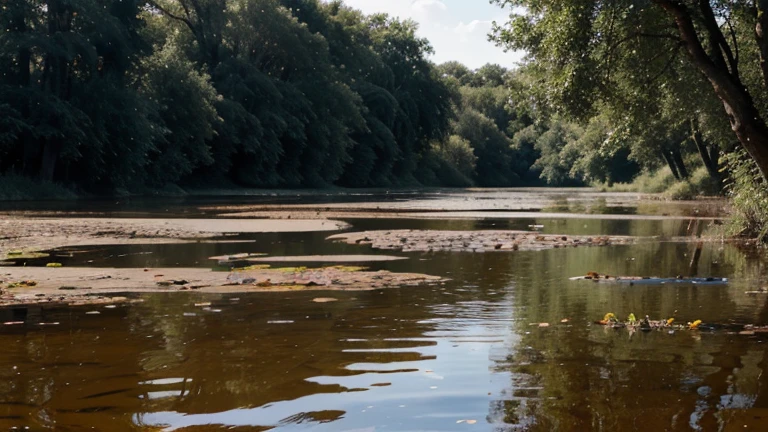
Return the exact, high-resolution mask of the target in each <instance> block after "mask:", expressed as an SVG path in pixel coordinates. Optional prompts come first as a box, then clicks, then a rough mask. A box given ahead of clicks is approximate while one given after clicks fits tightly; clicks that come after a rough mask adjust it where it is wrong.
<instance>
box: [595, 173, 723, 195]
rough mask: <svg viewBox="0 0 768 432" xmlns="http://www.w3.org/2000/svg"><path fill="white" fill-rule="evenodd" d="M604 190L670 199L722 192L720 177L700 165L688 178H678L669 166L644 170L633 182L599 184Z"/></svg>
mask: <svg viewBox="0 0 768 432" xmlns="http://www.w3.org/2000/svg"><path fill="white" fill-rule="evenodd" d="M598 187H600V188H601V189H602V190H606V191H612V192H641V193H655V194H662V196H663V197H664V198H666V199H670V200H691V199H694V198H696V197H698V196H714V195H720V194H721V193H722V187H721V185H720V182H719V180H718V179H716V178H713V177H712V176H711V175H710V174H709V172H708V171H707V169H706V168H705V167H699V168H697V169H696V170H695V171H693V174H691V175H690V176H689V177H688V178H687V179H684V180H677V179H676V178H675V176H674V175H672V171H671V170H670V169H669V167H663V168H661V169H659V170H657V171H653V172H650V171H647V172H643V173H642V174H640V175H639V176H637V177H635V179H634V180H633V181H632V182H631V183H615V184H613V185H612V186H610V187H608V186H606V185H598Z"/></svg>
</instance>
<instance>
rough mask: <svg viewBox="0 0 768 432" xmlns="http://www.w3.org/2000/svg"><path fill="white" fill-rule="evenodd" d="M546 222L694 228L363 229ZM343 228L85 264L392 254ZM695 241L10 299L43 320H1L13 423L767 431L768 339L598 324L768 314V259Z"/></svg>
mask: <svg viewBox="0 0 768 432" xmlns="http://www.w3.org/2000/svg"><path fill="white" fill-rule="evenodd" d="M531 222H540V223H541V224H543V225H544V226H545V227H544V230H545V232H551V233H555V232H562V233H565V234H631V235H651V234H659V235H663V236H669V237H672V236H678V235H685V234H686V233H687V232H689V231H690V229H689V226H688V225H689V223H688V221H679V220H668V221H643V220H618V221H617V220H612V221H603V220H586V219H567V220H565V219H563V220H559V219H545V220H521V221H509V220H500V219H495V220H494V219H489V220H483V221H415V220H405V221H403V220H356V221H352V223H354V224H356V226H355V227H354V228H353V229H355V230H357V229H394V228H434V229H499V228H505V229H506V228H511V229H514V228H521V227H522V228H524V227H527V225H529V224H531ZM536 224H538V223H536ZM327 235H328V234H327V233H294V234H265V235H251V236H248V238H250V239H251V240H253V241H254V242H253V243H240V244H192V245H189V244H186V245H153V246H120V247H105V248H94V249H93V250H91V251H90V252H87V253H75V254H73V258H70V261H69V262H65V265H82V264H88V265H98V266H138V267H144V266H161V265H162V266H166V265H167V266H190V265H195V266H210V265H211V263H210V261H209V260H207V257H208V256H211V255H216V254H220V253H235V252H247V251H252V252H270V253H271V254H273V255H279V254H288V255H310V254H317V253H323V254H330V253H333V254H342V253H344V254H348V253H379V252H376V251H373V252H372V251H370V249H368V248H367V247H362V246H351V245H344V244H336V243H329V242H328V241H326V240H325V237H326V236H327ZM693 247H694V245H692V244H684V243H671V242H654V243H642V244H637V245H632V246H612V247H602V248H571V249H555V250H549V251H536V252H513V253H484V254H483V253H478V254H472V253H435V254H400V253H395V255H402V256H407V257H409V258H410V259H409V260H405V261H394V262H383V263H376V264H375V267H376V268H384V269H390V270H393V271H414V272H424V273H430V274H435V275H442V276H448V277H450V278H452V280H451V281H450V282H448V283H446V284H445V285H442V286H433V287H418V288H413V287H409V288H402V289H390V290H380V291H369V292H328V293H324V292H311V293H301V292H290V293H260V294H248V295H245V294H232V295H230V294H228V295H204V294H194V293H172V294H156V295H142V296H141V297H142V298H143V299H144V302H143V303H137V304H132V305H123V306H118V307H116V308H106V307H103V306H98V307H84V308H57V309H39V308H30V309H19V310H2V311H0V321H18V320H24V321H26V324H24V325H23V326H2V327H0V346H3V347H4V349H3V351H2V353H1V354H0V430H6V429H10V428H13V427H16V428H18V429H19V430H23V428H24V427H28V428H30V430H57V431H59V430H61V431H84V430H110V431H112V430H114V431H120V430H154V429H160V430H184V431H201V430H205V431H207V430H238V431H246V430H247V431H259V430H270V429H273V430H277V431H307V430H312V431H350V432H351V431H464V430H498V431H507V430H535V431H551V430H558V431H560V430H562V431H584V430H639V431H640V430H642V431H657V430H659V431H660V430H680V431H683V430H705V431H708V430H718V429H719V428H721V427H722V428H732V429H733V430H736V429H738V430H745V428H744V425H747V426H749V427H748V428H746V430H753V429H754V430H762V429H760V428H759V426H761V425H763V426H764V425H765V422H766V421H768V418H767V417H766V414H765V413H766V412H768V411H766V409H768V390H766V384H768V378H766V377H765V374H763V373H762V371H763V368H764V365H765V359H764V356H765V344H766V340H767V339H768V338H763V337H760V336H746V335H737V334H728V332H726V331H722V330H721V331H715V332H708V331H695V332H694V331H687V330H681V331H677V332H675V333H674V334H668V333H667V332H651V333H637V334H634V335H631V336H630V334H629V333H628V332H627V331H626V330H608V329H605V328H604V327H602V326H599V325H595V324H593V322H594V321H595V320H599V319H601V318H602V316H603V315H604V314H605V313H606V312H614V313H616V314H617V315H618V316H619V317H621V318H623V317H625V316H627V315H628V314H629V313H630V312H632V313H634V314H635V315H637V316H644V315H646V314H648V315H650V316H651V317H652V318H668V317H672V316H674V317H676V319H677V321H678V322H686V321H693V320H696V319H701V320H703V321H704V322H707V323H722V324H728V323H755V324H768V308H766V301H767V300H768V296H760V295H747V294H744V291H746V290H752V289H755V288H757V287H759V286H761V282H762V281H764V280H765V274H764V273H765V270H764V264H763V262H762V261H761V260H760V259H759V258H756V257H754V256H752V255H750V254H746V253H744V252H742V251H739V250H737V249H735V248H733V247H731V246H728V245H721V244H706V245H705V246H704V248H703V251H702V255H701V259H700V260H699V262H698V265H696V266H694V267H693V268H691V266H690V260H691V254H692V252H693ZM390 254H392V253H391V251H390ZM88 261H92V262H88ZM587 271H598V272H601V273H608V274H619V275H641V276H675V275H684V276H716V277H728V278H730V279H731V281H730V283H729V284H728V285H725V286H677V285H676V286H632V287H630V286H626V285H621V286H618V285H609V284H595V283H591V282H585V281H581V282H576V281H569V280H568V278H569V277H571V276H578V275H583V274H585V273H586V272H587ZM315 297H335V298H337V299H338V301H336V302H332V303H315V302H313V301H312V299H313V298H315ZM201 302H211V306H210V308H209V310H205V309H204V308H203V307H200V306H195V303H201ZM89 311H98V312H100V314H87V312H89ZM563 319H567V320H568V321H567V322H565V323H561V320H563ZM53 322H58V323H59V324H58V325H50V326H45V325H42V326H41V325H38V324H40V323H53ZM539 323H548V324H549V327H540V326H539Z"/></svg>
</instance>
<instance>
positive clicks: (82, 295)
mask: <svg viewBox="0 0 768 432" xmlns="http://www.w3.org/2000/svg"><path fill="white" fill-rule="evenodd" d="M445 280H446V279H444V278H441V277H438V276H430V275H425V274H418V273H392V272H389V271H385V270H380V271H367V270H365V269H362V268H350V267H343V266H336V267H323V268H306V267H288V268H259V266H255V268H250V269H244V270H236V271H232V272H219V271H211V270H209V269H201V268H157V269H135V268H120V269H118V268H80V267H61V268H46V267H0V287H2V288H0V291H1V292H2V293H0V306H12V305H27V304H41V303H52V302H53V303H76V304H87V299H88V297H87V296H89V295H94V297H92V299H93V300H94V301H98V302H102V303H103V302H104V297H103V296H105V295H113V294H118V293H141V292H150V293H156V292H174V291H196V292H207V293H247V292H273V291H365V290H375V289H383V288H395V287H402V286H417V285H425V284H429V285H432V284H438V283H441V282H443V281H445ZM9 287H11V288H9ZM98 296H101V297H98Z"/></svg>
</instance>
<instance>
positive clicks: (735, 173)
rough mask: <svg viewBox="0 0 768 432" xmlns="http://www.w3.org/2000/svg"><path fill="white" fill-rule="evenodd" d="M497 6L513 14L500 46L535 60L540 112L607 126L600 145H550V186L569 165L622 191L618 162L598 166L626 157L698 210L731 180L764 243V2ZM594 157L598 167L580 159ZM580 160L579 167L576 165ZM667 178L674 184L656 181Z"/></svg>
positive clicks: (767, 110)
mask: <svg viewBox="0 0 768 432" xmlns="http://www.w3.org/2000/svg"><path fill="white" fill-rule="evenodd" d="M494 1H495V2H496V3H497V4H499V5H501V6H502V7H508V8H509V10H510V11H511V13H510V19H509V21H508V22H506V23H498V24H496V25H495V28H494V34H493V36H494V38H495V40H496V42H497V43H498V44H501V45H503V46H505V47H507V48H511V49H522V50H525V51H526V53H527V57H526V60H525V62H524V68H525V69H526V70H527V71H528V73H529V74H530V75H531V76H532V77H533V79H532V80H531V82H532V83H533V85H532V87H531V95H532V97H533V98H534V99H536V101H537V106H539V107H541V109H542V110H545V111H547V113H546V116H547V117H550V118H564V119H567V120H569V121H575V122H577V123H578V124H580V125H581V126H582V127H584V128H585V130H589V129H590V127H591V125H592V124H593V123H594V122H595V121H596V120H595V119H600V120H599V122H600V123H601V124H602V125H603V126H599V127H597V128H596V129H595V130H594V131H592V132H589V133H586V132H585V134H587V135H592V136H593V138H590V139H588V140H586V141H585V142H582V143H581V144H575V145H573V146H571V145H570V144H565V143H564V141H563V140H562V139H561V140H556V139H553V138H552V137H550V138H548V139H546V140H545V141H546V142H544V143H541V144H540V145H544V146H545V147H543V148H546V151H543V152H542V158H543V159H546V160H547V161H549V162H545V161H544V160H542V161H540V164H541V162H544V163H543V164H541V165H542V166H544V167H546V168H545V176H546V177H547V178H551V177H557V178H562V177H563V175H564V171H565V170H564V166H565V165H571V166H572V167H573V168H572V171H574V170H575V171H577V172H581V173H582V174H584V173H590V172H592V173H594V174H597V176H595V175H593V174H587V175H586V176H587V178H589V179H592V180H598V181H603V182H606V183H609V184H610V183H612V182H613V181H624V180H618V179H614V178H612V177H611V176H607V175H606V173H607V172H608V171H610V170H611V168H609V167H610V166H611V162H609V161H607V160H604V159H603V160H601V158H602V157H604V156H606V155H610V154H619V153H622V154H623V155H625V156H626V157H628V158H629V160H631V161H634V162H636V163H637V164H639V166H641V167H642V168H643V169H644V170H645V171H646V174H644V175H643V176H641V178H639V180H638V182H640V183H647V184H649V185H651V184H655V185H659V184H661V183H664V182H665V181H662V179H663V178H670V179H673V180H672V183H671V184H670V185H669V191H668V194H669V196H672V197H676V198H690V197H692V196H694V195H695V194H696V193H698V192H701V191H703V190H707V189H709V190H711V189H712V188H713V185H721V184H722V182H723V180H725V181H726V183H727V184H728V185H729V187H728V191H729V193H730V194H731V195H732V197H733V202H734V204H735V208H736V210H737V213H739V214H738V215H736V219H737V220H739V221H741V222H740V224H741V226H743V227H745V232H747V233H751V234H755V233H763V234H764V232H765V228H763V227H767V226H768V214H766V213H765V212H764V211H761V210H760V209H761V208H762V207H761V206H763V205H764V204H765V201H764V196H766V195H767V193H766V192H765V191H766V190H768V189H767V188H766V179H768V125H766V120H767V119H768V97H767V96H768V93H766V91H765V87H766V85H768V36H766V35H765V33H764V32H765V29H766V28H768V14H766V12H768V11H767V10H766V7H768V4H766V2H763V1H753V0H745V1H720V0H717V1H709V0H621V1H615V2H600V1H591V0H590V1H581V0H562V1H561V0H557V1H554V0H494ZM585 125H586V126H585ZM606 127H607V128H606ZM600 130H603V131H607V132H608V133H607V136H606V139H605V140H604V141H602V144H600V141H601V140H602V138H599V139H597V140H596V139H594V137H597V136H599V135H600ZM566 141H567V140H566ZM578 141H579V140H576V142H578ZM556 148H557V149H561V150H560V151H559V152H558V153H557V154H558V155H559V158H558V157H555V156H554V153H553V149H556ZM595 150H596V151H595ZM590 151H592V153H593V154H594V155H595V156H597V157H595V158H591V157H586V158H585V157H584V156H583V155H584V154H585V153H589V152H590ZM574 155H577V156H578V155H581V156H579V158H580V160H577V161H573V162H572V163H571V161H572V159H569V158H571V157H574ZM694 155H696V156H698V157H697V158H696V159H694V158H693V156H694ZM558 163H560V164H561V165H562V166H561V167H560V168H559V169H558ZM600 166H602V168H600ZM661 166H666V167H667V168H665V171H664V172H665V173H668V175H669V176H670V177H666V176H667V174H664V175H660V176H656V175H654V174H653V173H654V172H656V171H657V170H658V169H659V168H660V167H661ZM595 168H597V169H596V170H595ZM623 170H624V169H623V168H621V169H620V170H619V172H620V171H623ZM600 177H603V178H600ZM654 178H655V180H652V181H646V179H648V180H651V179H654Z"/></svg>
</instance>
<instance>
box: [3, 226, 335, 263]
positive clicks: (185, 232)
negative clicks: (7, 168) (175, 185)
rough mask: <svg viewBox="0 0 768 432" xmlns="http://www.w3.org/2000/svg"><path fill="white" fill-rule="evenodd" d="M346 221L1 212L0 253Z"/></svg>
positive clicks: (323, 228)
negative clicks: (49, 215) (10, 214)
mask: <svg viewBox="0 0 768 432" xmlns="http://www.w3.org/2000/svg"><path fill="white" fill-rule="evenodd" d="M348 226H349V225H348V224H346V223H344V222H339V221H334V220H295V219H291V220H286V219H282V220H267V219H250V220H244V219H162V218H157V219H120V218H77V219H75V218H25V217H4V219H3V220H0V259H3V258H4V257H5V255H6V254H7V253H8V252H9V251H12V250H25V251H28V250H47V249H54V248H58V247H63V246H85V245H116V244H146V243H183V242H187V241H195V240H199V239H211V238H214V237H221V236H224V235H228V234H240V233H266V232H309V231H335V230H340V229H344V228H347V227H348Z"/></svg>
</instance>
